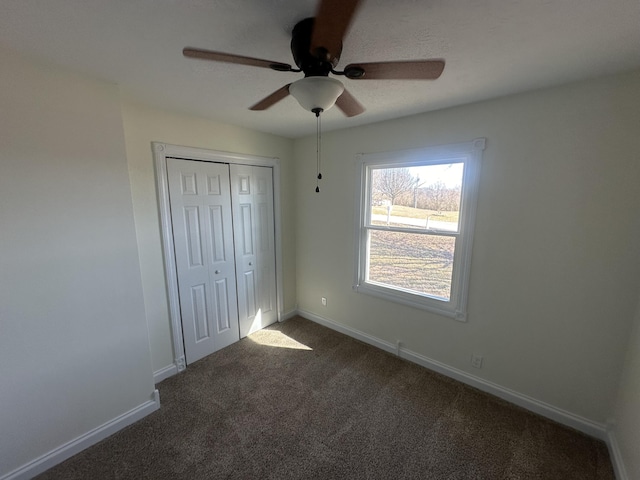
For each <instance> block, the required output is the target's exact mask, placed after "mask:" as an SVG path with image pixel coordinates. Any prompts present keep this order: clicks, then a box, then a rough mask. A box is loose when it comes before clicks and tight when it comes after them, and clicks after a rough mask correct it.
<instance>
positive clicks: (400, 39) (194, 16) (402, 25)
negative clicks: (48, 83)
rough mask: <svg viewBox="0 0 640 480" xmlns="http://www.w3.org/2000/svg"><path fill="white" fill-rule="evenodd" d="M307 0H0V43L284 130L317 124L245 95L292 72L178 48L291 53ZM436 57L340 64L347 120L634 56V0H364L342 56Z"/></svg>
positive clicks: (155, 101)
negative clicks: (417, 66)
mask: <svg viewBox="0 0 640 480" xmlns="http://www.w3.org/2000/svg"><path fill="white" fill-rule="evenodd" d="M315 7H316V1H314V0H0V13H1V14H0V45H1V46H3V47H4V48H8V49H11V50H15V51H18V52H22V53H24V54H26V55H29V56H33V57H35V58H38V59H39V60H43V61H45V62H48V63H52V64H56V65H61V66H64V67H66V68H70V69H72V70H74V71H78V72H80V73H84V74H89V75H91V76H93V77H96V78H99V79H102V80H106V81H108V82H112V83H116V84H118V85H119V86H120V88H121V91H122V94H123V95H124V96H126V97H127V98H133V99H136V100H137V101H140V102H144V103H147V104H150V105H152V106H157V107H160V108H165V109H170V110H173V111H177V112H182V113H187V114H191V115H196V116H200V117H205V118H209V119H213V120H217V121H221V122H224V123H229V124H234V125H240V126H244V127H247V128H251V129H255V130H259V131H263V132H269V133H274V134H277V135H281V136H284V137H290V138H295V137H299V136H302V135H306V134H312V133H314V132H315V129H316V122H315V119H314V117H313V114H312V113H310V112H306V111H304V110H303V109H302V108H301V107H300V106H299V105H298V104H297V102H296V100H295V99H294V98H293V97H288V98H285V99H284V100H282V101H281V102H279V103H278V104H276V105H274V106H273V107H271V108H270V109H269V110H266V111H262V112H253V111H250V110H248V107H250V106H251V105H253V104H254V103H256V102H257V101H258V100H260V99H262V98H264V97H265V96H267V95H268V94H269V93H271V92H273V91H274V90H276V89H278V88H280V87H281V86H283V85H284V84H287V83H290V82H292V81H295V80H297V79H298V78H301V74H299V73H297V74H296V73H291V72H287V73H283V72H275V71H272V70H268V69H260V68H255V67H248V66H243V65H231V64H222V63H213V62H206V61H202V60H194V59H187V58H184V57H183V56H182V48H183V47H185V46H191V47H198V48H204V49H209V50H217V51H223V52H228V53H234V54H239V55H245V56H250V57H258V58H264V59H268V60H274V61H278V62H284V63H290V64H293V59H292V57H291V51H290V48H289V42H290V32H291V29H292V28H293V26H294V25H295V24H296V23H297V22H298V21H299V20H301V19H303V18H305V17H309V16H313V14H314V11H315ZM425 58H426V59H428V58H444V59H445V60H446V62H447V64H446V67H445V70H444V73H443V74H442V76H441V77H440V79H438V80H435V81H398V80H384V81H383V80H379V81H378V80H376V81H374V80H370V81H364V80H362V81H357V80H348V79H344V78H343V77H340V79H341V80H342V81H343V83H345V86H346V88H347V89H348V90H349V91H350V92H351V93H352V94H353V95H354V96H355V97H356V98H357V99H358V100H359V101H360V102H361V103H362V104H363V105H364V106H365V107H366V109H367V110H366V112H365V113H363V114H362V115H360V116H357V117H353V118H346V117H344V116H343V115H342V113H341V112H340V111H339V110H338V109H337V108H332V109H330V110H328V111H326V112H325V113H324V114H323V116H322V125H323V130H325V131H327V130H333V129H339V128H348V127H350V126H356V125H363V124H366V123H372V122H377V121H380V120H386V119H391V118H397V117H401V116H405V115H410V114H414V113H419V112H425V111H429V110H435V109H439V108H444V107H450V106H454V105H460V104H464V103H469V102H474V101H478V100H484V99H488V98H493V97H498V96H503V95H507V94H511V93H517V92H522V91H527V90H532V89H537V88H541V87H546V86H551V85H556V84H561V83H566V82H571V81H575V80H580V79H584V78H590V77H597V76H601V75H608V74H614V73H617V72H623V71H630V70H634V69H638V68H640V1H639V0H456V1H452V0H393V1H392V0H386V1H385V0H362V3H361V6H360V8H359V10H358V12H357V14H356V17H355V19H354V21H353V23H352V25H351V28H350V30H349V32H348V33H347V36H346V39H345V41H344V49H343V52H342V57H341V59H340V64H339V65H338V69H340V67H344V66H345V65H347V64H349V63H355V62H369V61H387V60H410V59H425Z"/></svg>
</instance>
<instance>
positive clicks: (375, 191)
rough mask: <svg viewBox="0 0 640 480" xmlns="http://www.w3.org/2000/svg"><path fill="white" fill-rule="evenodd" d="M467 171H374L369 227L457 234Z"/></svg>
mask: <svg viewBox="0 0 640 480" xmlns="http://www.w3.org/2000/svg"><path fill="white" fill-rule="evenodd" d="M463 167H464V164H463V163H446V164H439V165H425V166H419V167H391V168H372V169H371V186H370V188H371V190H370V192H371V195H370V202H371V205H370V208H369V212H370V218H369V222H370V223H369V224H370V225H388V226H391V227H403V228H424V229H433V230H443V231H449V232H457V231H458V219H459V214H460V195H461V192H462V174H463Z"/></svg>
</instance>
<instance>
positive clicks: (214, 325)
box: [167, 158, 240, 363]
mask: <svg viewBox="0 0 640 480" xmlns="http://www.w3.org/2000/svg"><path fill="white" fill-rule="evenodd" d="M167 174H168V178H169V197H170V205H171V219H172V224H173V237H174V248H175V256H176V267H177V274H178V292H179V298H180V313H181V317H182V331H183V336H184V347H185V355H186V360H187V363H192V362H194V361H196V360H198V359H200V358H202V357H204V356H206V355H209V354H211V353H213V352H215V351H217V350H220V349H221V348H224V347H226V346H227V345H230V344H232V343H234V342H236V341H238V340H239V338H240V335H239V325H238V301H237V296H236V283H237V282H236V273H235V262H234V246H233V222H232V214H231V188H230V183H229V165H227V164H223V163H211V162H197V161H192V160H178V159H173V158H168V159H167Z"/></svg>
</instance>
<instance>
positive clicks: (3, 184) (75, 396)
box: [0, 49, 154, 477]
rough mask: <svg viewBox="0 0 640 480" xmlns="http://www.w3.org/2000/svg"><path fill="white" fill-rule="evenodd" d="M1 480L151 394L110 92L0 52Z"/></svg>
mask: <svg viewBox="0 0 640 480" xmlns="http://www.w3.org/2000/svg"><path fill="white" fill-rule="evenodd" d="M0 64H1V65H2V68H0V86H1V87H0V112H1V113H0V477H3V476H4V474H6V473H8V472H10V471H12V470H14V469H15V468H17V467H20V466H22V465H24V464H26V463H28V462H30V461H32V460H34V459H35V458H37V457H39V456H41V455H44V454H45V453H47V452H49V451H51V450H53V449H54V448H57V447H60V446H61V445H63V444H65V443H67V442H70V441H71V440H74V439H76V438H77V437H79V436H80V435H84V434H86V433H88V432H90V431H91V430H93V429H94V428H96V427H99V426H101V425H103V424H105V423H106V422H109V421H111V420H113V419H114V418H116V417H118V416H119V415H122V414H123V413H125V412H128V411H130V410H132V409H134V408H136V407H138V406H140V405H142V404H144V403H145V402H147V401H149V400H150V398H151V395H152V393H153V391H154V386H153V375H152V369H151V358H150V352H149V342H148V336H147V327H146V322H145V315H144V304H143V302H142V284H141V279H140V270H139V268H138V254H137V244H136V237H135V229H134V220H133V208H132V204H131V191H130V189H129V176H128V172H127V162H126V153H125V145H124V137H123V133H122V120H121V114H120V101H119V92H118V90H117V89H116V88H115V87H114V86H113V85H107V84H104V83H100V82H95V81H93V80H89V79H86V78H84V77H80V76H77V75H73V74H70V73H67V72H65V71H61V70H58V69H55V68H49V67H46V66H43V65H41V64H37V63H33V62H32V61H30V60H27V59H25V58H22V57H19V56H17V55H14V54H12V53H9V52H6V51H3V50H1V49H0Z"/></svg>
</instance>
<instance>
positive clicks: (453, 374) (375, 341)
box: [298, 310, 608, 442]
mask: <svg viewBox="0 0 640 480" xmlns="http://www.w3.org/2000/svg"><path fill="white" fill-rule="evenodd" d="M298 315H300V316H301V317H304V318H306V319H308V320H311V321H313V322H316V323H319V324H320V325H323V326H325V327H328V328H331V329H332V330H335V331H337V332H340V333H344V334H345V335H348V336H350V337H353V338H355V339H357V340H360V341H362V342H365V343H368V344H369V345H373V346H374V347H378V348H380V349H381V350H384V351H386V352H389V353H392V354H394V355H398V356H399V357H400V358H404V359H406V360H409V361H410V362H413V363H416V364H418V365H420V366H423V367H425V368H428V369H429V370H433V371H435V372H438V373H441V374H442V375H445V376H447V377H450V378H453V379H455V380H458V381H459V382H462V383H465V384H467V385H470V386H472V387H474V388H477V389H478V390H482V391H483V392H486V393H490V394H491V395H495V396H496V397H499V398H502V399H503V400H506V401H508V402H510V403H513V404H515V405H518V406H520V407H522V408H525V409H527V410H530V411H532V412H534V413H537V414H538V415H542V416H543V417H546V418H549V419H551V420H554V421H556V422H558V423H561V424H563V425H566V426H568V427H571V428H574V429H576V430H578V431H580V432H583V433H586V434H587V435H590V436H592V437H595V438H598V439H600V440H604V441H605V442H607V441H608V436H607V430H606V428H605V425H604V424H601V423H598V422H594V421H592V420H589V419H587V418H584V417H581V416H580V415H575V414H573V413H571V412H568V411H566V410H563V409H561V408H558V407H555V406H553V405H550V404H548V403H545V402H543V401H540V400H537V399H535V398H533V397H530V396H528V395H525V394H522V393H518V392H516V391H514V390H511V389H509V388H506V387H503V386H501V385H498V384H496V383H493V382H490V381H488V380H485V379H483V378H480V377H477V376H475V375H471V374H470V373H467V372H465V371H462V370H459V369H457V368H454V367H451V366H449V365H446V364H444V363H442V362H439V361H437V360H434V359H432V358H428V357H425V356H424V355H421V354H419V353H416V352H412V351H411V350H408V349H406V348H402V347H400V348H399V349H398V346H397V345H394V344H392V343H390V342H386V341H384V340H381V339H379V338H377V337H374V336H372V335H369V334H367V333H364V332H361V331H359V330H356V329H354V328H351V327H346V326H344V325H341V324H339V323H337V322H334V321H333V320H330V319H328V318H324V317H321V316H320V315H316V314H315V313H312V312H308V311H305V310H298Z"/></svg>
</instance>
